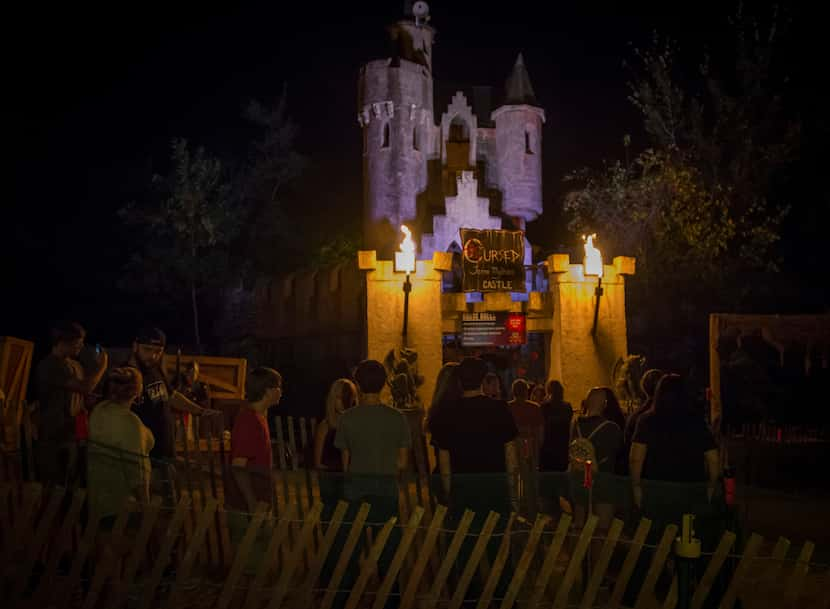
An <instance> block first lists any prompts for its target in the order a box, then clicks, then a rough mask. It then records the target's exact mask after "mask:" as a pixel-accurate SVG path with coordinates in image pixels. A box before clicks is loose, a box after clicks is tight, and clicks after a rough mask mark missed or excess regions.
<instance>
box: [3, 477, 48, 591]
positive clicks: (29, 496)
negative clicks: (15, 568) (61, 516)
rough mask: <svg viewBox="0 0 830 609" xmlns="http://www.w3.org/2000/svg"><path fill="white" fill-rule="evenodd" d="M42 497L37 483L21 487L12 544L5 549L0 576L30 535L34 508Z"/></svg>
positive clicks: (7, 568)
mask: <svg viewBox="0 0 830 609" xmlns="http://www.w3.org/2000/svg"><path fill="white" fill-rule="evenodd" d="M42 495H43V486H41V485H40V484H38V483H27V484H25V485H24V487H23V505H22V507H21V508H20V510H18V512H17V514H16V517H15V518H14V521H13V522H14V524H13V525H12V526H13V527H14V535H13V536H12V542H11V543H10V544H8V546H7V547H6V552H5V553H4V554H3V562H2V563H1V564H0V575H2V574H5V573H7V572H8V571H9V569H10V567H11V566H12V565H14V563H15V561H16V559H15V555H16V554H17V552H18V548H19V547H20V546H22V545H23V540H24V539H26V538H27V537H28V536H29V535H31V529H32V521H33V520H34V518H35V515H36V513H37V509H36V506H37V504H38V502H39V501H40V498H41V496H42Z"/></svg>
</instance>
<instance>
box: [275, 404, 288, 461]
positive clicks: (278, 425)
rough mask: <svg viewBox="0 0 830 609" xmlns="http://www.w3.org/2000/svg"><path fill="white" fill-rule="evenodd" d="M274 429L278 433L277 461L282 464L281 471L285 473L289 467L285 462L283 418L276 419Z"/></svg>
mask: <svg viewBox="0 0 830 609" xmlns="http://www.w3.org/2000/svg"><path fill="white" fill-rule="evenodd" d="M274 428H275V429H274V430H275V431H276V432H277V461H278V462H279V464H280V469H281V470H282V471H285V470H286V469H288V465H287V463H286V460H285V440H284V439H283V432H282V417H281V416H276V417H274Z"/></svg>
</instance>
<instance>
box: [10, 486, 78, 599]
mask: <svg viewBox="0 0 830 609" xmlns="http://www.w3.org/2000/svg"><path fill="white" fill-rule="evenodd" d="M65 494H66V491H65V490H64V489H62V488H57V487H56V488H53V489H52V495H51V497H49V504H48V505H47V507H46V511H45V512H44V513H43V517H42V518H41V519H40V522H39V523H38V525H37V530H36V531H35V534H34V537H33V538H32V539H31V540H30V541H28V540H27V543H26V547H25V549H26V555H25V557H24V558H23V562H22V565H21V566H22V568H21V569H14V571H15V574H14V579H13V583H12V590H11V594H10V596H11V606H12V607H14V606H15V605H16V604H17V603H18V602H19V601H20V597H21V596H22V595H23V592H24V590H25V588H26V584H27V583H28V582H29V575H30V574H31V572H32V566H33V565H34V564H35V560H36V559H37V557H38V555H39V554H40V551H41V549H42V548H43V544H44V543H45V542H46V541H47V539H46V536H47V535H49V534H51V533H52V523H53V522H54V520H55V516H57V514H58V510H59V509H60V507H61V503H62V502H63V498H64V496H65Z"/></svg>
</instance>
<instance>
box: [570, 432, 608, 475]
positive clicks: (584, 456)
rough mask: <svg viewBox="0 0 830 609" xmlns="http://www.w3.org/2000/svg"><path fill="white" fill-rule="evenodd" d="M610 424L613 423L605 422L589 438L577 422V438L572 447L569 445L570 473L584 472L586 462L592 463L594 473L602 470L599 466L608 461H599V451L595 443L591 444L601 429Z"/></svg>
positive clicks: (572, 441)
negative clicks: (583, 434)
mask: <svg viewBox="0 0 830 609" xmlns="http://www.w3.org/2000/svg"><path fill="white" fill-rule="evenodd" d="M610 424H611V421H603V422H602V423H600V424H599V425H597V427H596V429H594V431H592V432H591V433H590V434H588V436H587V437H583V436H582V430H581V429H580V427H579V421H578V420H577V422H576V423H575V427H576V435H577V437H576V438H574V439H573V440H571V443H570V445H568V462H569V465H568V469H569V470H570V471H580V472H581V471H584V468H585V462H586V461H591V464H592V465H591V470H592V471H598V470H599V469H600V467H599V466H600V465H601V464H602V463H603V462H604V461H607V459H603V460H602V461H598V460H597V451H596V449H595V448H594V443H593V442H591V438H593V437H594V435H596V433H597V432H598V431H599V430H600V429H602V428H603V427H605V426H606V425H610Z"/></svg>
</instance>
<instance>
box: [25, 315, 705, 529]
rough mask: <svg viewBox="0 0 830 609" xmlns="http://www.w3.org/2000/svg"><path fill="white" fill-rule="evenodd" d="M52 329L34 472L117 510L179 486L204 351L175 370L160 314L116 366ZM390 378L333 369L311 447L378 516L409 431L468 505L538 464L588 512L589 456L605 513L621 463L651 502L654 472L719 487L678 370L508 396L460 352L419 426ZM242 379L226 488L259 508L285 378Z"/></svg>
mask: <svg viewBox="0 0 830 609" xmlns="http://www.w3.org/2000/svg"><path fill="white" fill-rule="evenodd" d="M52 338H53V342H52V349H51V351H50V353H49V354H48V355H47V356H46V357H45V358H44V359H43V360H42V361H41V362H39V364H38V366H37V372H36V383H37V393H38V401H39V408H38V412H37V418H36V422H37V425H36V427H37V442H36V447H37V449H36V451H35V462H36V465H37V470H38V476H39V478H40V479H41V480H42V481H44V482H46V483H55V484H59V485H63V486H72V485H73V484H76V483H78V482H79V481H80V482H82V483H87V484H88V486H89V493H90V498H91V501H93V502H94V504H95V505H96V508H97V509H98V513H99V514H100V515H101V516H102V517H114V516H115V514H117V512H118V510H119V508H120V507H121V506H122V505H123V501H124V498H125V497H128V496H134V497H135V498H136V499H137V500H139V501H144V500H146V499H147V498H148V496H149V494H150V493H151V492H158V493H160V494H162V495H163V496H171V495H174V491H173V489H172V488H171V485H172V481H173V480H174V478H175V473H174V472H173V471H171V470H172V469H174V467H175V457H176V448H175V442H176V434H177V433H180V434H181V433H187V417H188V415H190V414H194V413H195V414H204V413H205V412H210V392H209V387H208V386H207V385H206V384H203V383H201V382H200V381H199V378H198V375H199V371H198V365H197V364H191V365H189V366H187V367H186V368H185V369H184V370H181V371H179V373H178V374H177V375H176V377H175V378H173V379H169V378H168V375H167V374H165V372H164V370H163V367H162V365H161V361H162V356H163V354H164V351H165V347H166V337H165V334H164V332H162V331H161V330H159V329H157V328H145V329H142V330H140V331H139V332H138V333H137V334H136V337H135V341H134V343H133V345H132V350H131V352H130V353H129V356H128V357H127V359H126V361H124V362H119V363H118V364H114V363H111V362H110V361H109V356H108V355H107V353H106V352H105V351H103V350H101V349H100V348H95V349H89V348H85V347H84V343H85V332H84V329H83V328H82V327H81V326H80V325H79V324H77V323H64V324H57V325H56V326H55V328H53V331H52ZM388 386H389V373H388V371H387V369H386V368H385V366H384V365H383V364H382V363H380V362H378V361H374V360H366V361H363V362H361V363H360V364H358V365H357V366H356V367H355V368H354V370H353V374H352V378H340V379H337V380H335V381H334V382H333V383H332V385H331V388H330V390H329V392H328V395H327V398H326V401H325V413H324V417H323V418H322V419H321V421H320V424H319V425H318V426H317V429H316V434H315V437H314V438H313V442H311V443H310V444H309V452H308V455H307V456H306V459H307V463H308V465H310V466H311V467H313V468H316V469H317V470H319V471H322V472H326V473H338V474H348V475H347V476H339V477H338V476H323V477H321V480H322V482H321V492H322V493H323V495H324V497H323V499H324V500H325V502H326V503H327V504H329V505H333V504H334V503H336V499H339V498H345V499H347V500H349V501H352V502H357V501H359V500H366V501H368V502H369V503H371V504H372V505H373V506H375V509H377V510H378V511H379V515H383V514H387V513H389V514H391V513H395V512H396V511H397V505H396V502H397V496H398V495H397V488H396V477H397V476H399V474H400V473H402V472H404V471H406V470H407V468H408V466H409V462H410V457H411V454H412V451H411V449H412V441H413V437H415V438H417V437H426V438H428V441H429V446H430V449H431V450H432V451H433V459H431V461H432V462H433V463H434V464H435V465H434V470H433V472H432V473H433V474H435V476H434V479H435V481H436V482H435V484H434V491H435V492H436V493H437V494H439V496H440V500H441V501H443V502H445V503H447V504H449V505H452V506H458V507H461V506H463V507H469V508H471V509H474V510H475V509H476V508H479V509H484V508H485V507H486V508H488V509H494V510H496V511H500V512H502V513H506V512H509V511H511V510H517V509H518V505H517V502H518V495H519V490H518V489H517V488H516V481H517V480H518V479H519V478H520V467H525V468H527V467H529V468H531V469H532V470H535V471H537V472H540V473H541V474H544V473H545V472H552V473H561V474H570V475H569V476H561V477H559V478H556V477H553V478H552V482H551V483H550V485H548V486H549V488H546V489H543V490H542V492H541V496H542V500H543V503H544V507H547V508H549V509H551V510H554V511H555V510H556V509H557V506H563V505H564V506H566V507H570V508H571V509H572V510H573V511H574V513H575V515H576V517H577V518H578V519H580V518H584V509H585V506H586V504H587V501H586V500H585V489H584V488H583V487H584V485H583V484H580V483H579V482H580V480H581V478H579V475H585V469H586V462H588V461H590V463H589V464H588V465H587V467H588V468H589V469H590V470H591V471H590V474H591V477H592V479H593V481H594V482H593V485H594V488H595V492H594V495H593V497H592V505H590V506H588V507H589V509H591V510H592V511H593V512H594V513H596V514H597V515H598V516H599V517H600V526H607V525H608V524H609V523H610V520H611V517H612V516H613V515H614V513H615V509H617V508H618V506H619V504H620V501H619V494H620V492H621V490H620V489H621V486H620V484H619V483H612V482H610V480H612V479H613V478H615V477H618V476H626V477H627V478H626V482H625V492H626V493H627V494H628V495H629V496H630V498H631V500H632V501H633V503H634V504H635V505H636V506H638V507H640V508H641V509H643V511H645V512H649V511H650V510H653V509H657V508H658V507H659V505H658V504H660V503H665V501H664V500H658V499H657V497H658V496H659V493H652V494H649V493H648V491H647V487H648V483H649V481H671V482H679V483H696V484H698V485H699V486H701V485H704V486H705V488H706V490H707V492H708V497H711V495H712V493H713V492H714V491H715V489H716V483H717V480H718V477H719V474H720V472H719V459H718V451H717V448H716V446H715V442H714V439H713V436H712V434H711V433H710V431H709V429H708V427H707V425H706V422H705V421H704V419H703V417H702V416H701V415H700V414H698V413H696V412H695V411H694V410H693V409H692V408H691V407H690V403H689V400H688V396H687V394H686V391H685V388H684V383H683V379H682V378H681V377H679V376H678V375H675V374H665V373H663V372H662V371H659V370H649V371H648V372H647V373H646V374H645V375H644V376H643V378H642V381H641V389H642V394H643V397H644V399H643V401H642V404H641V406H640V407H639V408H637V409H636V410H635V411H634V412H631V413H629V414H628V415H626V413H624V412H623V410H622V408H621V407H620V404H619V402H618V400H617V398H616V397H615V394H614V391H613V390H612V389H611V388H609V387H594V388H592V389H591V390H590V391H588V393H587V395H586V396H585V398H584V400H582V403H581V405H580V407H579V408H578V409H576V410H575V409H574V408H573V407H572V406H571V405H570V404H569V403H568V402H566V401H565V399H564V393H565V392H564V387H563V386H562V384H561V383H560V382H559V381H557V380H550V381H548V382H547V383H546V384H537V385H532V384H531V383H529V382H528V381H526V380H524V379H521V378H519V379H517V380H515V381H514V382H513V384H512V386H511V387H510V391H509V393H510V395H509V396H503V395H502V393H503V392H502V387H501V385H500V381H499V378H498V376H496V375H495V374H493V373H492V372H491V371H490V370H489V369H488V365H487V363H486V362H485V361H484V360H482V359H480V358H477V357H464V358H462V359H461V361H460V362H449V363H447V364H445V365H444V366H443V367H442V369H441V370H440V372H439V374H438V377H437V379H436V388H435V392H434V395H433V397H432V401H431V404H430V407H429V408H428V410H427V412H428V414H427V416H426V418H425V420H424V422H423V429H422V430H418V432H419V433H415V434H413V430H412V429H411V424H412V423H411V421H412V419H411V418H410V419H408V418H407V417H405V416H404V415H403V414H402V413H401V411H399V410H398V409H396V408H394V407H393V406H391V405H387V404H384V402H383V399H382V397H381V395H382V394H383V393H384V390H386V389H387V387H388ZM246 393H247V401H246V402H245V403H244V404H243V405H242V407H241V408H240V409H239V412H238V414H237V415H236V416H235V417H234V421H233V425H232V432H231V434H230V444H231V446H230V455H229V463H228V465H229V468H230V469H229V471H230V472H231V475H229V476H227V477H226V478H227V479H226V480H225V484H226V487H227V488H226V489H225V502H226V504H227V505H228V507H230V508H236V509H238V510H239V511H241V512H248V513H250V512H254V511H255V510H256V509H257V504H258V503H260V502H263V503H265V504H266V505H270V503H271V501H272V500H273V493H272V489H271V488H270V486H269V480H270V476H268V475H267V474H268V472H270V470H271V468H272V466H273V449H272V442H271V429H270V426H269V420H268V413H269V411H270V410H273V409H274V408H275V407H278V405H279V403H280V400H281V397H282V377H281V376H280V374H279V372H277V371H276V370H274V369H272V368H255V369H254V370H252V371H251V372H250V374H249V376H248V379H247V387H246ZM503 398H509V399H503ZM177 422H178V425H177ZM182 423H184V424H182ZM260 474H262V475H260ZM477 474H487V475H489V476H492V475H494V474H495V475H503V478H504V480H505V485H506V486H505V487H504V489H505V492H503V493H502V492H500V491H498V490H496V491H494V488H497V487H493V486H492V485H491V486H490V487H489V488H488V490H487V492H482V488H483V487H482V485H481V483H480V482H478V481H477V480H476V477H475V475H477ZM644 486H645V487H646V492H645V493H644V492H643V487H644ZM680 496H683V495H682V493H680ZM686 499H688V497H684V499H683V500H686ZM663 507H665V506H663ZM485 513H486V511H485Z"/></svg>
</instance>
